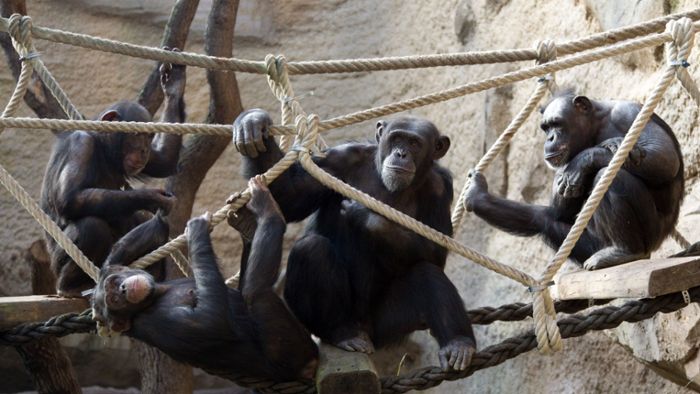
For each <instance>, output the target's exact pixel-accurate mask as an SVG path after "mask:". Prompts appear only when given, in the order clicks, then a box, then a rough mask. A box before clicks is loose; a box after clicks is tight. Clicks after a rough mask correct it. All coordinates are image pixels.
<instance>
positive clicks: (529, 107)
mask: <svg viewBox="0 0 700 394" xmlns="http://www.w3.org/2000/svg"><path fill="white" fill-rule="evenodd" d="M537 52H538V53H539V60H538V61H537V64H544V63H547V62H549V61H552V60H554V59H556V57H557V48H556V46H555V45H554V42H553V41H549V40H547V41H542V42H540V43H538V45H537ZM553 78H554V77H553V76H546V77H540V79H539V80H538V81H537V86H536V87H535V91H534V92H533V93H532V95H531V96H530V98H529V99H528V100H527V102H526V103H525V106H524V107H523V108H522V109H521V110H520V112H518V114H517V115H516V116H515V118H513V120H511V121H510V124H508V127H506V129H505V130H504V131H503V133H501V135H499V136H498V139H497V140H496V142H494V143H493V145H491V148H489V150H488V152H486V154H485V155H484V156H483V157H482V158H481V159H480V160H479V163H478V164H477V165H476V168H475V169H474V171H477V172H483V171H484V170H486V168H487V167H488V166H489V165H490V164H491V163H492V162H493V161H494V160H495V159H496V157H498V155H499V154H500V153H501V152H502V151H503V149H505V147H506V146H508V144H509V143H510V141H511V140H512V139H513V137H514V136H515V133H517V132H518V130H519V129H520V127H522V125H523V123H525V121H526V120H527V118H528V117H529V116H530V114H531V113H532V111H534V110H535V108H536V107H537V105H538V104H539V103H540V101H542V98H543V97H544V95H545V94H546V93H547V89H550V90H551V89H552V86H553V85H554V80H553ZM470 184H471V177H469V176H468V177H467V179H466V181H465V182H464V186H463V187H462V191H461V192H460V193H459V197H458V198H457V202H456V203H455V207H454V209H453V210H452V228H453V229H454V231H455V232H456V231H457V230H458V229H459V225H460V223H461V222H462V218H463V217H464V211H465V209H466V207H465V206H464V202H465V200H466V198H467V191H468V190H469V185H470Z"/></svg>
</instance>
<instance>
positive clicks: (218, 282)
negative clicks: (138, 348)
mask: <svg viewBox="0 0 700 394" xmlns="http://www.w3.org/2000/svg"><path fill="white" fill-rule="evenodd" d="M249 186H250V188H251V190H252V198H251V200H250V202H248V205H247V207H248V209H249V210H250V211H252V212H253V213H254V214H255V216H256V218H257V228H256V230H255V234H254V236H253V241H252V248H251V253H250V256H249V259H248V262H247V269H246V272H245V273H244V275H245V276H244V278H245V281H244V286H243V287H242V289H241V290H240V291H239V290H236V289H230V288H228V287H226V285H225V284H224V279H223V277H222V276H221V273H220V272H219V269H218V267H217V264H216V256H215V255H214V251H213V249H212V245H211V240H210V238H209V214H205V215H204V216H201V217H198V218H194V219H191V220H190V221H189V223H188V224H187V229H186V231H185V233H186V234H187V238H188V243H189V253H190V261H191V265H192V270H193V272H194V279H177V280H171V281H167V282H164V283H156V282H155V281H154V279H153V277H152V276H151V275H150V274H148V273H147V272H146V271H142V270H138V269H131V268H128V267H126V266H123V265H116V264H126V263H129V262H130V261H132V260H134V259H135V258H137V257H139V256H141V255H143V254H144V253H147V252H149V251H151V250H153V249H155V248H156V247H157V246H159V245H160V244H161V243H163V242H164V240H166V239H167V238H166V237H167V234H168V224H167V223H166V222H165V221H164V219H163V218H162V216H161V215H160V214H158V215H156V216H154V217H153V218H152V219H151V220H149V221H147V222H145V223H143V224H142V225H140V226H139V227H136V228H135V229H134V230H132V231H131V232H129V233H128V234H127V235H126V236H125V237H124V238H122V239H121V240H120V241H119V242H118V243H117V244H116V245H115V248H114V251H113V252H112V254H111V255H110V257H109V258H108V259H107V262H106V263H105V266H104V267H103V268H102V271H101V273H100V281H99V283H98V285H97V287H96V289H95V294H94V297H93V301H92V307H93V316H94V318H95V320H97V321H98V324H100V325H102V326H106V327H107V328H108V329H110V330H112V331H115V332H121V333H124V334H126V335H128V336H130V337H133V338H136V339H139V340H141V341H143V342H146V343H148V344H149V345H151V346H155V347H157V348H159V349H160V350H162V351H164V352H165V353H166V354H168V355H169V356H170V357H172V358H174V359H176V360H178V361H181V362H185V363H188V364H191V365H193V366H195V367H199V368H202V369H204V370H205V371H207V372H209V373H212V374H215V375H219V376H222V377H225V378H229V379H235V378H237V377H240V376H250V377H262V378H270V379H274V380H277V381H285V380H291V379H297V378H300V377H301V378H307V379H310V378H312V377H313V376H314V373H315V371H316V366H317V364H318V348H317V346H316V344H315V343H314V342H313V341H312V339H311V338H310V335H309V333H308V332H307V331H306V330H305V329H304V327H303V326H302V325H301V324H300V323H299V322H298V321H297V320H296V319H295V318H294V317H293V315H292V314H291V313H290V312H289V311H288V310H287V308H286V306H285V305H284V303H283V302H282V300H281V299H280V298H279V297H278V296H277V295H276V294H275V292H274V290H273V285H274V283H275V280H276V279H277V276H278V273H279V266H280V261H281V259H282V236H283V234H284V232H285V229H286V223H285V221H284V218H283V216H282V213H281V211H280V209H279V207H278V206H277V203H276V202H275V200H274V199H273V198H272V195H271V194H270V191H269V190H268V189H267V187H266V186H265V184H264V183H263V182H262V178H261V177H259V176H258V177H255V178H253V179H251V180H250V182H249Z"/></svg>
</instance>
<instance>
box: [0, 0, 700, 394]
mask: <svg viewBox="0 0 700 394" xmlns="http://www.w3.org/2000/svg"><path fill="white" fill-rule="evenodd" d="M697 19H700V8H698V9H694V10H692V11H689V12H686V13H681V14H674V15H669V16H666V17H663V18H658V19H654V20H652V21H649V22H646V23H641V24H638V25H634V26H629V27H625V28H621V29H616V30H612V31H608V32H604V33H600V34H595V35H592V36H589V37H586V38H583V39H580V40H575V41H569V42H564V43H561V44H558V45H557V44H555V43H554V42H552V41H542V42H540V43H539V44H538V45H537V46H536V48H534V49H514V50H504V51H478V52H466V53H458V54H446V55H427V56H406V57H387V58H377V59H354V60H329V61H303V62H287V61H286V58H285V57H284V56H281V55H279V56H274V55H268V56H267V57H266V58H265V60H264V61H262V62H260V61H251V60H242V59H235V58H218V57H212V56H205V55H201V54H196V53H190V52H173V51H166V50H162V49H159V48H150V47H144V46H139V45H134V44H129V43H123V42H118V41H113V40H107V39H104V38H99V37H93V36H88V35H83V34H76V33H70V32H65V31H61V30H55V29H49V28H45V27H38V26H33V25H32V23H31V18H30V17H27V16H21V15H18V14H15V15H12V16H11V17H10V18H0V31H7V32H8V33H9V34H10V36H11V37H12V43H13V46H14V48H15V50H16V51H17V53H18V54H19V55H20V58H21V60H22V69H21V73H20V76H19V79H18V82H17V85H16V88H15V90H14V92H13V94H12V96H11V98H10V100H9V102H8V104H7V105H6V107H5V110H4V111H3V113H2V115H1V116H0V132H1V131H2V130H3V129H4V128H6V127H14V128H50V129H54V130H75V129H82V130H92V131H100V132H139V133H143V132H149V133H176V134H185V133H199V134H213V135H230V133H231V126H230V125H217V124H194V123H184V124H171V123H138V122H128V123H126V122H102V121H89V120H84V119H83V117H82V115H81V114H80V112H79V111H78V110H77V109H76V108H75V106H74V105H73V104H72V103H71V101H70V99H69V98H68V97H67V95H66V94H65V92H64V91H63V90H62V89H61V87H60V85H59V84H58V82H57V81H56V80H55V78H54V77H53V76H52V75H51V73H50V72H49V71H48V69H47V68H46V67H45V65H44V63H43V62H42V61H41V58H40V56H39V55H38V53H37V52H36V50H35V48H34V45H33V43H32V38H39V39H44V40H49V41H53V42H59V43H63V44H69V45H75V46H80V47H84V48H90V49H95V50H100V51H107V52H112V53H119V54H123V55H127V56H134V57H140V58H145V59H151V60H157V61H161V62H171V63H177V64H185V65H189V66H196V67H204V68H209V69H219V70H229V71H238V72H248V73H258V74H265V75H267V81H268V84H269V86H270V90H271V91H272V93H273V94H274V95H275V97H276V98H277V100H278V101H279V102H280V108H281V113H282V124H281V125H276V126H272V127H271V130H270V132H271V133H272V134H275V135H280V136H282V138H281V144H280V145H281V146H282V148H283V149H285V150H286V154H285V155H284V157H283V158H282V159H281V160H280V161H279V162H277V163H276V164H275V165H274V166H273V167H272V168H270V169H269V170H268V171H267V172H265V174H264V177H265V180H266V183H270V182H272V181H274V180H275V179H276V178H277V177H278V176H279V175H280V174H282V173H283V172H284V171H286V170H287V169H288V168H289V167H290V166H291V165H292V164H293V163H295V162H297V161H298V162H299V163H300V164H301V166H302V167H303V168H304V169H305V170H306V171H307V172H308V173H309V174H310V175H311V176H313V177H314V178H315V179H317V180H318V181H319V182H321V183H322V184H323V185H325V186H326V187H328V188H330V189H332V190H334V191H336V192H338V193H340V194H342V195H343V196H345V197H347V198H351V199H353V200H356V201H358V202H360V203H362V204H363V205H365V206H366V207H368V208H369V209H371V210H373V211H374V212H377V213H379V214H381V215H383V216H384V217H386V218H387V219H389V220H392V221H393V222H395V223H398V224H399V225H401V226H404V227H405V228H408V229H410V230H412V231H414V232H416V233H418V234H420V235H422V236H424V237H426V238H428V239H430V240H432V241H434V242H436V243H437V244H439V245H441V246H443V247H445V248H447V249H448V250H450V251H452V252H454V253H457V254H459V255H461V256H463V257H466V258H467V259H469V260H471V261H473V262H475V263H477V264H479V265H482V266H483V267H485V268H487V269H489V270H492V271H494V272H496V273H499V274H501V275H503V276H506V277H508V278H510V279H512V280H514V281H516V282H519V283H521V284H523V285H524V286H527V287H528V288H529V289H530V290H531V292H532V293H533V304H532V315H533V317H534V322H535V328H534V331H533V332H534V336H535V337H536V343H537V347H538V348H539V349H540V351H541V352H543V353H550V352H553V351H557V350H559V349H561V347H562V341H561V338H562V335H561V333H560V327H559V326H558V325H557V322H556V320H555V307H554V302H553V300H552V298H551V296H550V292H549V289H548V288H549V286H550V285H551V283H552V278H553V276H554V275H555V273H556V272H557V271H558V270H559V268H560V267H561V265H562V264H563V263H564V262H565V261H566V259H567V258H568V256H569V254H570V253H571V250H572V249H573V246H574V245H575V243H576V242H577V241H578V239H579V237H580V236H581V234H582V232H583V231H584V230H585V228H586V225H587V223H588V221H589V219H590V218H591V217H592V215H593V213H594V212H595V210H596V208H597V206H598V204H599V203H600V201H601V199H602V198H603V196H604V194H605V192H606V191H607V189H608V187H609V186H610V184H611V183H612V181H613V180H614V178H615V176H616V175H617V173H618V171H619V169H620V168H621V167H622V164H623V163H624V161H625V160H626V158H627V156H628V154H629V152H630V151H631V150H632V148H633V147H634V144H635V143H636V142H637V139H638V138H639V135H640V134H641V132H642V130H643V129H644V127H645V125H646V123H647V122H648V120H649V119H650V117H651V115H652V114H653V111H654V109H655V108H656V106H657V105H658V103H659V102H660V100H661V99H662V97H663V94H664V92H665V90H666V88H667V87H668V86H669V85H670V83H671V81H672V80H673V78H674V77H676V78H677V79H678V80H679V81H680V82H681V84H682V86H683V87H684V88H685V90H686V91H687V92H688V93H689V94H690V96H691V97H692V98H693V99H694V100H695V101H696V103H699V104H700V91H699V90H698V87H697V85H696V84H695V82H694V81H693V79H692V78H691V76H690V74H689V73H688V71H687V69H686V68H687V66H688V61H687V60H688V56H689V55H690V50H691V49H692V46H693V42H694V37H695V32H696V30H697V28H698V27H700V25H699V24H698V23H694V22H693V20H697ZM664 27H665V30H664V31H663V32H661V30H662V29H664ZM661 44H665V45H666V54H667V62H666V66H665V68H664V69H663V70H662V72H661V74H660V77H659V80H658V82H657V84H656V86H655V87H654V89H653V90H652V92H651V93H650V95H649V97H647V99H646V101H645V103H644V106H643V107H642V109H641V111H640V112H639V114H638V115H637V117H636V119H635V120H634V123H633V124H632V126H631V128H630V130H629V131H628V132H627V134H626V135H625V137H624V140H623V142H622V144H621V146H620V148H619V149H618V151H617V152H616V153H615V155H614V157H613V159H612V161H611V162H610V164H609V165H608V166H607V167H606V169H605V172H604V175H603V177H602V179H601V180H600V182H599V183H597V184H596V186H595V187H594V189H593V191H592V193H591V195H590V197H589V198H588V200H587V201H586V203H585V205H584V207H583V208H582V210H581V212H580V213H579V215H578V217H577V219H576V223H575V224H574V225H573V226H572V228H571V231H570V233H569V234H568V236H567V238H566V240H565V241H564V243H563V244H562V246H561V248H560V249H559V250H558V251H557V252H556V254H555V255H554V257H553V258H552V259H551V261H550V263H549V264H548V265H547V268H546V269H545V271H544V272H543V273H542V274H541V275H540V276H539V277H537V278H536V277H534V276H531V275H529V274H527V273H525V272H523V271H521V270H519V269H516V268H514V267H511V266H509V265H506V264H504V263H501V262H499V261H496V260H495V259H492V258H490V257H488V256H485V255H483V254H481V253H479V252H478V251H476V250H474V249H472V248H470V247H468V246H466V245H463V244H461V243H459V242H458V241H456V240H455V239H454V238H452V237H449V236H447V235H445V234H443V233H440V232H438V231H436V230H434V229H432V228H430V227H428V226H426V225H425V224H423V223H421V222H419V221H417V220H416V219H414V218H412V217H410V216H408V215H405V214H403V213H401V212H399V211H397V210H395V209H393V208H391V207H390V206H387V205H385V204H383V203H381V202H379V201H378V200H376V199H374V198H373V197H372V196H370V195H367V194H365V193H363V192H361V191H359V190H357V189H355V188H353V187H352V186H350V185H347V184H345V183H343V182H342V181H340V180H338V179H336V178H334V177H332V176H331V175H330V174H328V173H326V172H325V171H323V170H322V169H321V168H319V167H318V166H316V165H315V164H314V163H313V161H312V154H313V152H314V150H315V149H316V147H317V146H318V145H323V141H322V139H321V137H320V133H321V132H323V131H327V130H331V129H335V128H340V127H344V126H348V125H351V124H355V123H359V122H363V121H366V120H370V119H373V118H377V117H381V116H386V115H389V114H393V113H397V112H402V111H406V110H410V109H414V108H418V107H422V106H426V105H430V104H434V103H438V102H442V101H446V100H450V99H454V98H457V97H461V96H464V95H468V94H472V93H476V92H481V91H484V90H487V89H493V88H497V87H500V86H503V85H506V84H512V83H515V82H520V81H524V80H527V79H532V78H536V85H535V88H534V91H533V93H532V95H531V96H530V98H529V99H528V100H527V102H526V103H525V105H524V106H523V108H522V109H521V110H520V112H519V113H518V114H517V115H516V116H515V118H514V119H513V120H512V121H511V123H510V124H509V125H508V127H507V128H506V129H505V130H504V132H503V133H502V134H501V135H500V136H499V138H498V140H497V141H496V142H495V143H494V144H493V146H491V148H490V149H489V150H488V152H487V153H486V154H485V155H484V156H483V157H482V158H481V159H480V161H479V162H478V164H477V165H476V167H475V168H474V170H473V171H483V170H485V169H486V168H487V167H488V166H489V164H491V163H492V162H493V160H494V159H495V158H496V157H497V156H498V154H499V153H500V152H502V150H503V149H504V148H505V147H506V146H507V144H508V143H509V142H510V140H511V139H512V138H513V137H514V135H515V133H516V132H517V131H518V129H519V128H520V127H521V126H522V125H523V123H525V121H526V120H527V119H528V117H529V116H530V114H531V113H532V111H533V110H534V109H535V108H536V107H537V105H538V104H539V103H540V102H541V100H542V99H543V97H544V96H545V95H546V93H547V91H548V90H553V89H554V87H555V83H554V73H555V72H557V71H561V70H566V69H570V68H572V67H576V66H579V65H582V64H587V63H591V62H595V61H598V60H601V59H605V58H608V57H612V56H617V55H621V54H625V53H629V52H633V51H637V50H640V49H643V48H648V47H655V46H658V45H661ZM558 56H566V57H563V58H558ZM525 60H536V64H535V65H534V66H530V67H524V68H521V69H520V70H516V71H512V72H508V73H505V74H502V75H497V76H494V77H491V78H486V79H484V80H481V81H476V82H471V83H467V84H464V85H461V86H457V87H454V88H451V89H446V90H442V91H439V92H435V93H430V94H426V95H423V96H419V97H415V98H412V99H407V100H402V101H398V102H395V103H390V104H385V105H382V106H378V107H375V108H369V109H366V110H363V111H358V112H355V113H350V114H346V115H341V116H337V117H334V118H330V119H326V120H321V119H320V118H319V117H318V116H317V115H315V114H307V113H306V112H305V110H304V108H303V107H302V106H301V104H300V103H299V102H298V100H297V99H296V98H295V96H294V91H293V89H292V85H291V83H290V79H289V76H290V75H292V74H319V73H344V72H359V71H380V70H396V69H409V68H420V67H442V66H456V65H470V64H488V63H498V62H515V61H525ZM32 71H34V72H36V73H37V75H38V76H39V78H40V79H41V80H42V81H43V82H44V84H45V85H46V86H47V88H48V89H49V90H50V91H51V93H52V95H53V96H54V97H55V98H56V99H57V101H58V103H59V104H60V106H61V108H62V109H63V110H64V111H65V113H66V114H67V115H68V117H69V119H68V120H60V119H35V118H17V117H12V115H13V114H14V113H15V112H16V110H17V108H18V107H19V102H20V100H21V98H22V97H23V96H24V94H25V92H26V90H27V87H28V82H29V79H30V77H31V75H32ZM292 137H293V138H292ZM0 182H1V183H2V184H3V185H4V186H5V187H6V188H7V189H8V190H9V191H10V192H11V194H12V195H13V196H14V197H15V198H16V199H17V200H18V202H20V204H21V205H22V206H23V207H24V208H25V209H26V210H27V211H28V212H29V213H30V214H31V215H32V216H33V217H34V218H35V219H36V220H37V221H38V222H39V223H40V224H41V226H42V227H43V228H44V229H45V230H46V231H47V232H48V233H49V234H50V235H51V236H52V237H53V238H54V239H56V242H57V243H58V244H59V245H60V247H62V248H63V249H65V250H66V252H67V253H68V254H69V255H70V257H71V258H72V259H73V260H74V261H75V262H76V263H77V264H78V265H79V266H80V267H81V268H82V269H83V270H84V271H85V272H86V273H88V274H89V275H90V276H91V277H92V278H93V279H94V280H97V278H98V272H99V270H98V268H97V267H96V266H95V265H94V264H93V263H92V262H90V261H89V260H88V259H87V258H86V257H85V256H84V255H83V253H82V252H81V251H80V250H79V249H78V248H77V247H76V246H75V244H73V242H72V241H71V240H70V239H69V238H68V237H67V236H66V235H65V234H64V233H63V232H62V231H61V230H60V228H59V227H58V226H57V225H56V223H54V222H53V221H52V220H51V219H50V218H49V217H48V215H46V214H45V213H44V212H43V211H41V209H40V208H39V206H38V205H37V203H36V202H35V201H34V200H32V199H31V197H30V196H29V194H28V193H27V192H26V191H25V190H24V189H22V187H21V186H20V185H19V183H18V182H17V181H16V180H15V179H14V178H13V177H12V176H11V175H10V174H9V173H8V172H7V171H6V170H5V169H4V168H3V167H2V166H1V165H0ZM468 187H469V179H467V180H466V182H465V186H464V188H463V189H462V191H461V193H460V195H459V197H458V198H457V200H456V201H457V203H456V205H455V207H454V210H453V212H452V224H453V227H454V228H455V229H457V228H458V227H459V225H460V223H461V220H462V218H463V215H464V211H465V206H464V201H465V196H466V191H467V189H468ZM249 199H250V191H249V190H248V189H245V190H243V191H240V192H237V193H235V194H233V195H232V196H231V197H230V198H229V199H228V201H227V202H226V204H225V205H224V206H223V207H221V208H220V209H219V210H218V211H216V212H215V213H214V215H213V216H212V219H211V227H212V228H213V227H214V226H216V225H218V224H219V223H221V222H222V221H224V219H226V218H227V217H228V216H229V215H233V214H235V212H236V211H237V210H238V209H240V208H241V207H242V206H244V205H245V204H246V203H247V202H248V200H249ZM673 238H674V239H676V240H677V241H678V242H679V243H681V244H683V243H687V241H686V240H685V238H683V236H682V235H681V234H680V233H678V232H677V231H674V234H673ZM185 245H186V237H185V235H184V234H181V235H179V236H177V237H175V238H174V239H172V240H170V241H169V242H168V243H166V244H165V245H163V246H161V247H160V248H158V249H156V250H155V251H153V252H152V253H150V254H148V255H146V256H143V257H141V258H140V259H138V260H136V261H135V262H133V263H132V264H131V266H132V267H136V268H145V267H147V266H149V265H151V264H153V263H155V262H156V261H159V260H161V259H162V258H164V257H166V256H168V255H172V256H174V258H175V261H176V262H177V263H178V266H180V268H181V270H182V271H183V272H184V273H185V274H187V267H186V266H185V264H186V259H185V258H184V256H182V252H181V250H182V248H183V247H184V246H185ZM398 391H401V390H398Z"/></svg>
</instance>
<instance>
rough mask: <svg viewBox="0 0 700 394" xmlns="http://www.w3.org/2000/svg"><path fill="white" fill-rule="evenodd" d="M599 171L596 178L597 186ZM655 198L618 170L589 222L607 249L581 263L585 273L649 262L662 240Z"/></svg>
mask: <svg viewBox="0 0 700 394" xmlns="http://www.w3.org/2000/svg"><path fill="white" fill-rule="evenodd" d="M601 176H602V171H600V172H598V175H597V176H596V180H595V181H596V183H597V182H598V180H599V179H600V177H601ZM660 227H661V225H660V218H659V215H658V213H657V211H656V205H655V203H654V198H653V196H652V195H651V193H649V190H648V189H647V186H646V185H645V184H644V182H643V181H642V180H641V179H639V178H637V177H635V176H634V175H632V174H630V173H629V172H627V171H626V170H624V169H623V170H620V172H619V173H618V174H617V177H616V178H615V181H613V184H612V185H611V186H610V189H609V190H608V192H607V193H606V194H605V197H603V200H602V201H601V203H600V206H599V207H598V209H597V210H596V212H595V214H594V215H593V217H592V218H591V222H590V224H589V225H588V228H589V229H591V230H592V231H594V232H595V233H596V234H598V237H599V238H601V239H603V240H604V242H605V244H606V245H608V246H607V247H605V248H603V249H601V250H599V251H597V252H596V253H595V254H593V255H592V256H591V257H590V258H589V259H588V260H586V261H585V263H584V268H586V269H591V270H592V269H601V268H605V267H611V266H614V265H619V264H623V263H627V262H630V261H634V260H638V259H642V258H648V257H649V255H650V253H651V251H652V250H654V249H656V248H657V247H658V246H659V244H660V243H661V241H662V240H663V230H662V229H661V228H660Z"/></svg>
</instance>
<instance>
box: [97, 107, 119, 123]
mask: <svg viewBox="0 0 700 394" xmlns="http://www.w3.org/2000/svg"><path fill="white" fill-rule="evenodd" d="M100 120H102V121H105V122H111V121H113V120H119V112H117V111H115V110H113V109H108V110H107V111H105V112H103V113H102V115H100Z"/></svg>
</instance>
